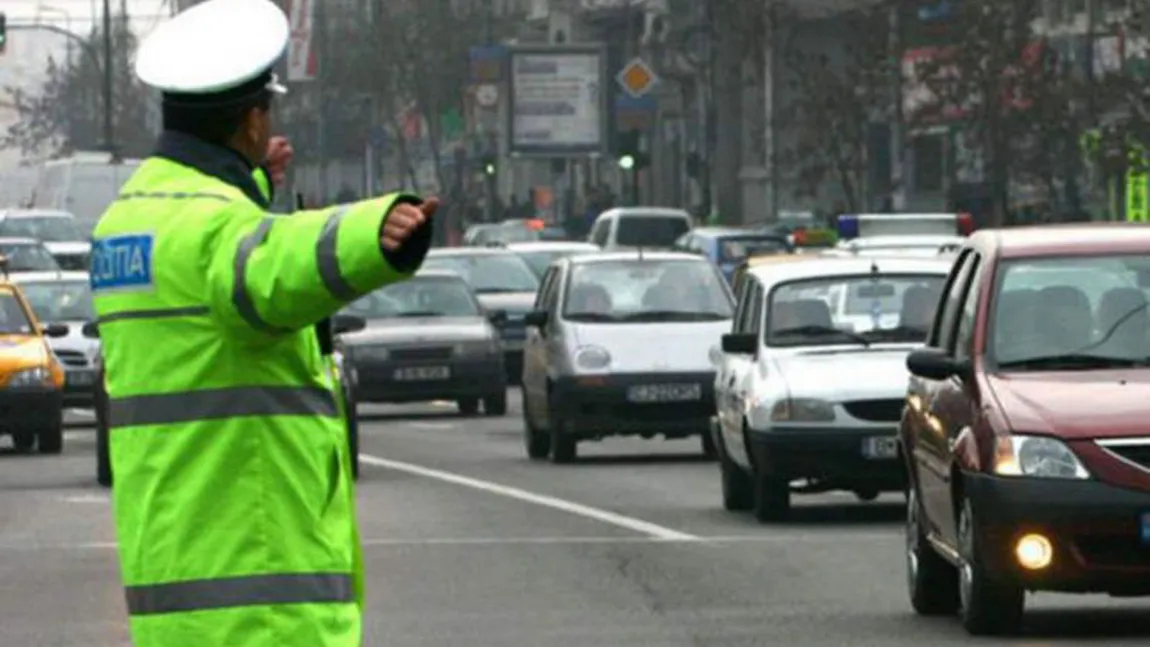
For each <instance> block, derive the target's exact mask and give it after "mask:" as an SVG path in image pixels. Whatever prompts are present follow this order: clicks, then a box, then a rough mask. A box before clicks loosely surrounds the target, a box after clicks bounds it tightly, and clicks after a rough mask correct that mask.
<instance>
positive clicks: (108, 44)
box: [104, 0, 116, 156]
mask: <svg viewBox="0 0 1150 647" xmlns="http://www.w3.org/2000/svg"><path fill="white" fill-rule="evenodd" d="M111 5H112V3H111V0H104V148H105V150H107V151H108V152H109V153H111V154H112V155H113V156H114V155H115V154H116V141H115V137H116V135H115V131H114V129H113V125H112V110H113V106H112V66H113V63H112V6H111Z"/></svg>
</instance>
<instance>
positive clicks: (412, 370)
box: [394, 366, 451, 382]
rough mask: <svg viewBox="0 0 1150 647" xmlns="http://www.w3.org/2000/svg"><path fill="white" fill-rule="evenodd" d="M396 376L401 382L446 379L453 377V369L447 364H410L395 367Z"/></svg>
mask: <svg viewBox="0 0 1150 647" xmlns="http://www.w3.org/2000/svg"><path fill="white" fill-rule="evenodd" d="M394 377H395V379H396V381H399V382H419V381H424V380H446V379H447V378H449V377H451V369H450V368H449V367H447V366H409V367H406V368H397V369H395V373H394Z"/></svg>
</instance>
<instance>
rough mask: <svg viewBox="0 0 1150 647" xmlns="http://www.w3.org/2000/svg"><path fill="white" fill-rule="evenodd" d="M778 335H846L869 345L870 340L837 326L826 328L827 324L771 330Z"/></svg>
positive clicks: (864, 344)
mask: <svg viewBox="0 0 1150 647" xmlns="http://www.w3.org/2000/svg"><path fill="white" fill-rule="evenodd" d="M779 335H784V336H785V335H806V336H809V337H830V336H839V337H846V338H847V339H849V340H851V341H853V342H855V343H858V344H862V345H863V346H870V345H871V341H870V340H869V339H867V338H866V337H864V336H862V335H860V334H858V333H854V332H848V331H846V330H839V329H838V328H828V327H827V326H795V327H794V328H781V329H779V330H772V331H771V336H772V337H774V336H779Z"/></svg>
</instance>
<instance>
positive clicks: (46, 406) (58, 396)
mask: <svg viewBox="0 0 1150 647" xmlns="http://www.w3.org/2000/svg"><path fill="white" fill-rule="evenodd" d="M63 406H64V405H63V394H62V393H61V392H60V391H59V390H57V389H47V388H28V389H0V430H3V431H15V430H23V429H38V428H40V427H44V426H47V425H51V424H53V423H55V422H56V421H58V420H59V419H60V414H61V410H62V409H63Z"/></svg>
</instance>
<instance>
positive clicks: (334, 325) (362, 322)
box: [331, 314, 367, 335]
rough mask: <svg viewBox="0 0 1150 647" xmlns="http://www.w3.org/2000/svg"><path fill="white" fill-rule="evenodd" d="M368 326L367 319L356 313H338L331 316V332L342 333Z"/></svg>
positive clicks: (356, 330) (357, 330) (334, 333)
mask: <svg viewBox="0 0 1150 647" xmlns="http://www.w3.org/2000/svg"><path fill="white" fill-rule="evenodd" d="M364 328H367V320H366V319H364V318H363V317H357V316H356V315H345V314H338V315H335V316H334V317H332V318H331V334H333V335H342V334H344V333H349V332H359V331H361V330H363V329H364Z"/></svg>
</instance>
